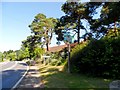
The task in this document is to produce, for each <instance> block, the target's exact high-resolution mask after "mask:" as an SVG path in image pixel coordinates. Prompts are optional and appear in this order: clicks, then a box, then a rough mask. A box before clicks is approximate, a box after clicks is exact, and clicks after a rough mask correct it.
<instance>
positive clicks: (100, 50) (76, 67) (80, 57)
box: [71, 37, 120, 79]
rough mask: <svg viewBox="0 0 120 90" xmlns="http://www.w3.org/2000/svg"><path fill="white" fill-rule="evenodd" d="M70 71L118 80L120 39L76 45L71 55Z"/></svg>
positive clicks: (105, 39) (106, 39)
mask: <svg viewBox="0 0 120 90" xmlns="http://www.w3.org/2000/svg"><path fill="white" fill-rule="evenodd" d="M71 71H72V72H79V73H85V74H90V75H93V76H100V77H104V78H117V79H118V78H119V79H120V73H119V72H120V37H118V38H109V39H108V38H103V39H100V40H92V41H87V42H85V43H83V44H80V45H77V46H76V47H75V48H73V49H72V53H71Z"/></svg>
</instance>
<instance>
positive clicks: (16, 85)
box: [11, 63, 29, 90]
mask: <svg viewBox="0 0 120 90" xmlns="http://www.w3.org/2000/svg"><path fill="white" fill-rule="evenodd" d="M26 65H27V71H26V72H25V73H24V75H23V76H22V77H21V78H20V79H19V80H18V82H17V83H16V84H15V85H14V86H13V87H12V89H11V90H14V89H15V88H16V87H17V85H18V84H19V83H20V82H21V81H22V79H23V78H24V77H25V75H26V74H27V72H28V70H29V66H28V64H27V63H26Z"/></svg>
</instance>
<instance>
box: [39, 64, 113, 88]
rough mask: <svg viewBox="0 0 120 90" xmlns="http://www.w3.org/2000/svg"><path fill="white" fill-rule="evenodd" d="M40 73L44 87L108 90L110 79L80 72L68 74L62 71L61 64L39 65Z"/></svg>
mask: <svg viewBox="0 0 120 90" xmlns="http://www.w3.org/2000/svg"><path fill="white" fill-rule="evenodd" d="M39 67H40V73H41V77H42V81H43V83H44V85H45V88H93V89H89V90H95V88H104V89H105V90H109V89H108V88H109V83H110V82H111V80H108V79H103V78H93V77H88V76H85V75H80V74H69V73H67V72H64V71H62V68H63V67H62V66H49V65H47V66H44V65H40V66H39Z"/></svg>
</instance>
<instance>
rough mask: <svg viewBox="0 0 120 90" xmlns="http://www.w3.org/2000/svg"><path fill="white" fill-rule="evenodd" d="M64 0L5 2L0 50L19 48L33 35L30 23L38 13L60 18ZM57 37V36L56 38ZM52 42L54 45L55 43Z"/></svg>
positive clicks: (3, 5) (3, 4)
mask: <svg viewBox="0 0 120 90" xmlns="http://www.w3.org/2000/svg"><path fill="white" fill-rule="evenodd" d="M62 3H63V2H57V3H55V2H45V3H44V2H36V3H33V2H3V3H2V30H1V31H0V33H1V34H0V51H7V50H9V49H12V50H17V49H19V48H20V46H21V41H22V40H25V39H26V38H27V36H29V35H31V30H30V28H29V27H28V25H30V24H31V22H32V21H33V19H34V17H35V16H36V15H37V14H38V13H43V14H45V15H46V16H47V17H54V18H60V17H61V16H62V15H64V13H63V12H62V11H61V5H62ZM54 39H55V38H54ZM54 44H55V42H54V43H52V45H54Z"/></svg>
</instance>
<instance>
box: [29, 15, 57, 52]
mask: <svg viewBox="0 0 120 90" xmlns="http://www.w3.org/2000/svg"><path fill="white" fill-rule="evenodd" d="M56 22H57V20H56V19H54V18H47V17H46V16H45V15H44V14H41V13H40V14H37V15H36V16H35V19H34V20H33V22H32V23H31V25H29V27H30V29H31V31H32V33H34V36H35V37H37V38H38V39H39V41H40V42H41V44H42V46H43V45H46V47H47V51H49V44H50V43H51V39H52V36H53V32H54V27H55V24H56Z"/></svg>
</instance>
